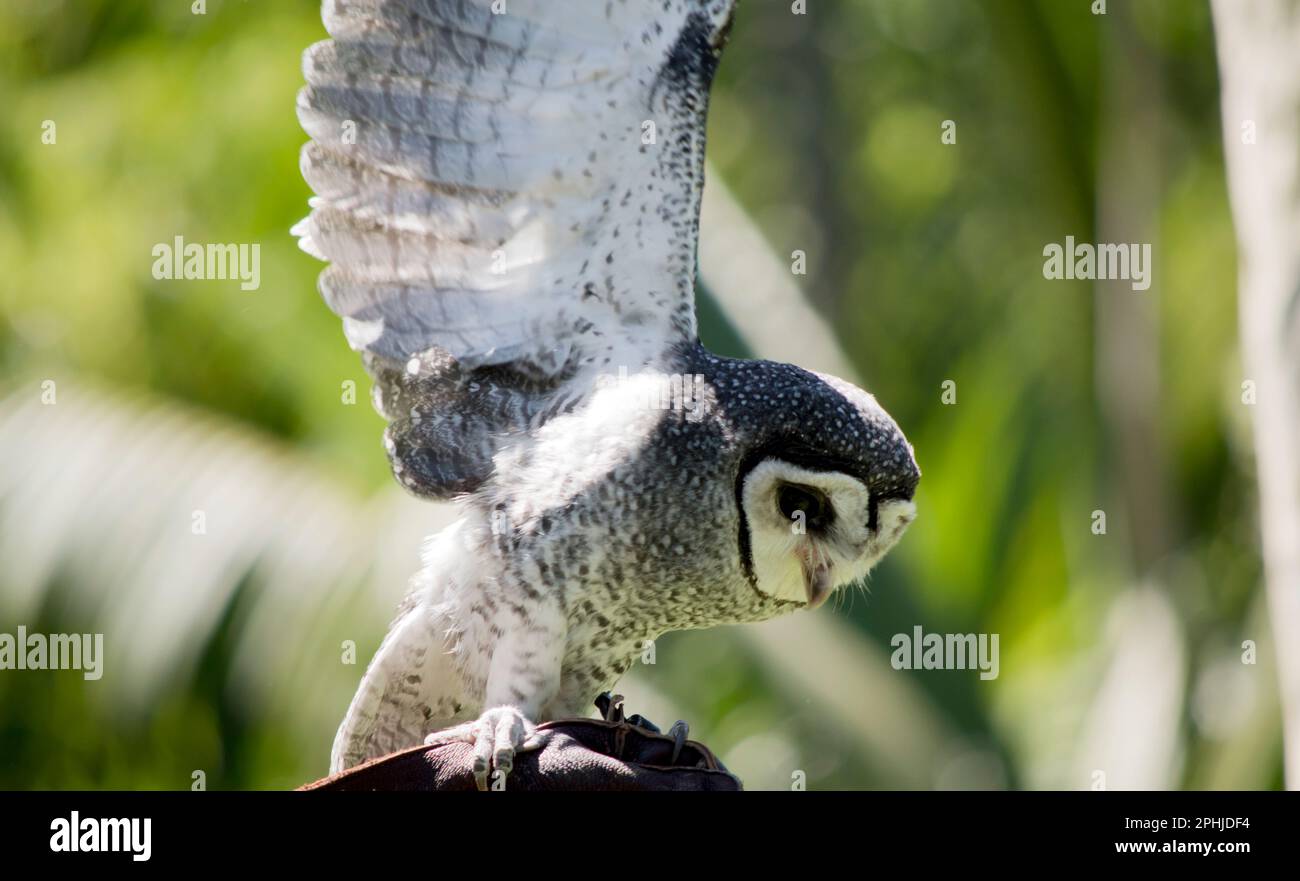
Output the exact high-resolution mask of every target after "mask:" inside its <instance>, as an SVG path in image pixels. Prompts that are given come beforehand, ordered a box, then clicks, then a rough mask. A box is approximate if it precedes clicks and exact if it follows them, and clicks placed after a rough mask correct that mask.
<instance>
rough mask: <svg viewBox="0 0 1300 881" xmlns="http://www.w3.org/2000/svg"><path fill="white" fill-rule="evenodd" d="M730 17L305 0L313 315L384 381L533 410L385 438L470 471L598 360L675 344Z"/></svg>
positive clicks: (636, 0)
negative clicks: (487, 376)
mask: <svg viewBox="0 0 1300 881" xmlns="http://www.w3.org/2000/svg"><path fill="white" fill-rule="evenodd" d="M732 4H733V0H664V2H647V0H565V2H564V3H563V4H560V3H557V2H553V0H552V2H548V0H497V2H493V0H346V2H345V0H325V3H324V5H323V19H324V22H325V27H326V30H327V31H328V33H329V34H330V37H331V38H332V39H330V40H327V41H325V42H322V43H318V44H316V45H315V46H312V47H310V48H309V49H308V50H307V51H306V53H305V55H304V59H303V71H304V76H305V79H306V81H307V85H306V87H305V88H304V89H303V90H302V92H301V93H300V94H299V99H298V115H299V119H300V121H301V123H302V126H303V128H304V129H305V130H306V131H307V133H308V134H309V135H310V136H311V139H312V140H311V142H310V143H308V144H307V145H306V146H305V147H304V149H303V153H302V163H301V164H302V171H303V175H304V177H305V178H306V180H307V181H308V183H309V184H310V185H311V187H312V189H313V190H314V191H315V193H316V196H315V198H313V199H312V200H311V207H312V211H311V214H310V215H309V216H308V217H307V218H306V219H305V220H304V221H303V222H302V223H300V224H299V225H298V226H297V227H295V232H296V233H297V234H298V235H299V236H300V238H301V245H302V247H303V248H304V250H306V251H308V252H309V253H311V254H313V255H315V256H317V257H320V258H321V259H324V260H328V261H330V263H331V264H332V265H331V266H330V267H329V268H328V269H326V270H325V271H324V272H323V273H322V274H321V281H320V287H321V292H322V294H323V296H324V298H325V301H326V303H327V304H328V305H329V307H330V308H331V309H332V310H334V311H335V312H336V313H337V314H339V315H340V316H341V317H342V318H343V320H344V330H345V333H346V334H347V337H348V340H349V342H350V343H351V345H352V346H353V347H354V348H357V349H359V350H361V351H362V352H364V353H366V354H367V355H368V356H369V357H368V360H367V363H368V364H369V365H370V367H371V369H372V371H377V375H378V376H379V377H380V378H381V379H380V381H381V383H382V382H383V381H384V380H383V379H382V377H389V379H390V381H392V382H398V383H402V384H405V385H406V386H410V387H420V388H425V389H426V392H427V386H428V382H427V381H426V380H428V379H430V378H433V379H440V381H443V382H444V383H445V382H449V381H450V380H448V379H447V378H446V375H443V374H438V373H436V371H444V373H445V371H446V365H447V363H448V362H447V361H446V359H444V358H442V357H440V355H439V354H438V353H445V354H446V355H447V356H449V357H450V359H451V360H452V361H454V362H455V363H456V365H457V366H458V368H459V369H458V371H457V373H456V375H457V376H458V377H459V379H458V380H457V381H458V382H461V383H464V382H466V381H470V380H469V379H467V377H466V375H465V373H464V371H465V370H469V371H473V370H479V369H487V368H497V367H499V368H505V370H506V372H498V373H495V374H493V382H494V383H497V384H498V385H501V386H502V387H503V389H504V391H503V392H502V393H503V394H505V395H506V396H507V397H509V396H511V395H517V394H523V395H532V396H535V397H537V398H538V400H537V401H536V402H535V403H533V404H530V405H528V406H524V407H519V408H516V409H515V410H513V411H511V415H508V416H506V415H502V414H501V413H496V414H495V415H494V416H490V417H489V416H481V415H479V414H473V415H472V416H470V417H469V418H463V419H460V420H450V421H448V420H443V421H442V422H441V423H440V424H439V426H438V427H437V428H436V429H433V428H431V427H430V426H429V425H428V423H427V422H426V424H425V425H424V427H423V428H422V429H421V430H419V431H416V430H414V429H413V427H412V426H410V425H405V426H395V428H397V432H396V434H397V435H400V436H401V437H404V438H406V439H407V440H408V441H410V442H411V443H410V447H411V450H412V452H410V453H408V454H407V455H411V456H414V455H417V454H418V455H425V456H426V457H427V451H424V452H421V450H422V449H423V448H421V447H420V446H419V444H420V443H425V442H427V443H430V444H432V443H440V444H448V443H450V444H452V445H453V446H459V447H461V448H463V449H465V450H478V451H479V454H480V455H483V454H490V453H491V452H492V451H493V450H495V449H496V446H497V444H496V442H494V441H493V438H501V437H510V436H515V435H517V434H518V433H519V432H520V431H523V430H525V429H527V428H528V427H529V425H528V424H526V423H523V424H521V423H519V422H518V421H512V420H518V419H521V418H531V419H534V420H535V419H538V418H543V417H542V416H540V415H539V414H547V413H551V412H554V410H555V407H554V406H551V405H548V400H550V401H551V402H552V404H553V401H554V400H556V399H563V400H569V399H571V398H572V397H573V395H574V389H573V387H572V385H573V383H577V382H581V381H589V379H590V376H591V375H592V373H593V372H594V371H597V370H599V369H600V368H601V367H602V366H611V365H615V364H616V365H618V366H626V367H628V368H629V369H633V370H635V369H638V368H639V367H641V366H642V365H645V364H650V363H654V362H656V361H657V360H658V359H660V358H662V357H663V355H664V353H665V352H667V351H669V350H670V349H671V348H672V347H673V346H675V345H676V344H678V343H680V342H683V341H691V340H693V339H694V337H695V314H694V276H695V261H696V238H697V228H698V218H699V202H700V194H701V188H702V185H703V149H704V124H705V113H706V107H707V99H708V90H709V86H710V84H711V80H712V75H713V70H714V67H715V66H716V62H717V55H718V52H719V51H720V50H719V49H718V48H716V47H717V46H719V45H720V41H721V38H722V36H723V35H724V34H725V29H726V26H727V24H728V23H729V20H730V15H731V7H732ZM494 10H496V11H495V12H494ZM498 12H499V13H500V14H498ZM651 131H653V138H650V137H649V134H650V132H651ZM411 370H413V371H414V374H413V375H410V376H408V373H409V372H410V371H411ZM430 370H432V371H435V374H434V375H433V376H432V377H428V376H424V375H423V374H422V371H430ZM582 377H586V378H587V380H583V379H582ZM412 383H414V385H412ZM400 391H401V390H400V389H389V390H388V393H389V394H390V395H391V394H393V393H398V394H400ZM408 391H409V390H408ZM381 393H382V392H381ZM440 400H442V401H443V404H444V406H446V407H449V408H452V409H454V408H456V407H471V408H472V404H471V403H470V401H471V398H470V397H469V396H467V395H466V394H464V393H463V392H462V393H461V394H460V395H459V396H457V395H456V394H446V393H441V394H440ZM525 414H526V415H525ZM406 418H408V417H406V416H403V415H398V416H397V417H396V419H398V420H401V419H406ZM426 418H427V417H426ZM494 419H497V420H499V421H495V422H494V421H493V420H494ZM456 426H464V428H463V429H462V430H460V431H461V434H463V435H464V437H457V431H458V429H457V428H456ZM534 427H535V426H534ZM393 437H394V432H393V431H391V430H390V452H391V451H392V449H393V448H394V446H396V445H395V444H393V443H392V442H391V441H392V438H393ZM462 441H463V443H462ZM484 451H486V453H484ZM472 465H473V467H472V469H471V470H473V471H474V473H475V474H476V475H478V474H482V473H485V472H486V471H490V469H485V467H484V463H482V462H476V463H472ZM394 467H395V470H398V471H399V474H400V472H401V470H402V467H403V463H402V462H401V461H399V460H398V459H395V460H394ZM467 467H469V465H467ZM425 470H426V471H428V472H429V474H430V475H433V474H434V472H437V471H438V469H425ZM407 473H408V474H409V473H411V472H410V469H408V471H407ZM422 480H423V482H422V483H419V484H418V485H417V486H414V487H413V488H415V489H417V491H425V492H429V493H431V494H434V495H445V494H447V493H448V492H450V490H449V487H452V486H455V487H457V488H462V489H463V488H464V487H465V486H472V485H473V481H466V480H456V479H452V478H449V477H442V478H440V477H436V476H429V477H428V478H427V479H422Z"/></svg>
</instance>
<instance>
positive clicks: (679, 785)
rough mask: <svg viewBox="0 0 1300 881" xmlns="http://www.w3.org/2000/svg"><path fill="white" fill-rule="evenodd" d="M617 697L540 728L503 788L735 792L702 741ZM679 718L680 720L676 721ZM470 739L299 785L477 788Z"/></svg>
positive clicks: (736, 786)
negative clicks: (661, 725) (597, 712)
mask: <svg viewBox="0 0 1300 881" xmlns="http://www.w3.org/2000/svg"><path fill="white" fill-rule="evenodd" d="M618 700H619V699H618V698H615V699H613V700H610V699H607V698H606V696H604V695H602V700H601V701H598V702H597V706H600V707H601V710H602V711H603V712H604V713H605V716H606V718H605V719H604V720H600V719H560V720H557V721H554V722H546V723H543V724H542V725H539V726H537V730H538V731H546V732H550V736H549V737H548V739H547V741H546V743H545V744H544V745H543V746H542V747H540V748H539V749H535V750H531V751H529V752H525V753H519V754H517V755H516V756H515V762H514V769H513V770H512V771H511V772H510V776H509V778H507V782H506V788H507V789H509V790H512V791H514V790H519V791H529V790H534V791H545V790H565V789H571V790H592V791H595V790H604V791H654V790H669V791H701V790H727V791H739V790H740V789H741V788H742V786H741V782H740V779H739V778H738V777H736V776H735V775H734V774H732V773H731V772H729V771H728V770H727V769H726V768H724V767H723V766H722V763H721V762H719V761H718V759H717V757H716V756H714V755H713V753H711V752H710V751H709V750H708V748H707V747H705V746H704V745H703V744H700V743H696V742H695V741H693V740H686V739H685V726H684V725H682V726H681V727H680V728H678V727H676V726H675V727H674V730H673V731H672V732H670V733H669V734H661V733H659V731H658V730H657V729H656V728H655V727H654V726H653V725H651V724H650V723H648V722H646V721H645V720H643V719H641V717H639V716H633V717H632V718H631V719H624V718H623V712H622V708H621V707H620V706H619V705H618ZM680 724H681V723H679V725H680ZM473 750H474V748H473V745H472V744H468V743H449V744H443V745H440V746H417V747H412V748H410V749H407V750H403V751H401V752H396V753H392V754H390V755H387V756H382V757H380V758H377V759H372V760H370V761H368V762H365V763H363V764H360V765H357V766H356V767H355V768H349V769H348V770H346V771H342V772H340V773H338V774H335V775H333V776H332V777H326V778H325V779H324V780H318V781H317V782H315V783H309V784H307V785H306V786H302V787H300V790H301V791H322V790H329V791H357V790H394V791H395V790H403V791H412V790H414V791H435V790H436V791H448V790H449V791H457V790H464V791H467V792H472V791H475V790H476V789H477V787H476V786H475V784H474V773H473V762H474V756H473Z"/></svg>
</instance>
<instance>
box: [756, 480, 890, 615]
mask: <svg viewBox="0 0 1300 881" xmlns="http://www.w3.org/2000/svg"><path fill="white" fill-rule="evenodd" d="M800 458H801V460H803V457H800ZM803 461H805V464H804V465H798V464H795V463H793V462H788V461H785V460H783V459H781V458H777V457H776V456H773V457H769V458H765V459H763V460H762V461H760V462H759V463H758V464H756V465H755V466H754V467H753V468H752V469H750V471H749V474H748V475H747V476H746V477H745V479H744V482H743V485H742V489H741V504H742V507H743V510H744V512H745V518H746V520H747V521H748V524H749V544H750V553H751V559H752V561H753V568H752V572H753V580H754V586H755V587H756V588H757V589H758V590H759V591H760V592H762V593H763V594H765V595H766V596H769V597H771V598H773V599H778V600H786V601H790V602H797V603H804V604H806V605H807V606H808V608H811V609H815V608H817V607H818V606H820V605H821V604H822V603H824V602H826V600H827V599H828V598H829V597H830V595H831V594H832V593H833V592H834V591H835V589H836V588H838V587H842V586H844V585H846V584H851V583H853V582H855V581H858V580H860V579H862V578H864V577H865V576H866V574H867V573H868V572H869V571H870V570H871V567H872V566H874V565H875V564H876V562H877V561H879V560H880V558H881V557H883V556H884V555H885V552H886V551H888V550H889V549H890V548H891V547H893V546H894V544H895V543H896V542H897V541H898V539H899V537H900V536H901V535H902V534H903V530H905V529H906V528H907V525H908V524H909V523H911V522H912V520H913V518H915V516H916V505H915V504H914V503H913V502H912V499H911V498H910V497H907V498H903V497H893V498H881V497H879V496H873V495H872V492H871V488H870V487H869V485H868V484H867V483H866V482H865V481H863V480H862V479H860V478H859V477H857V476H854V475H852V474H846V473H844V472H841V471H837V470H834V468H833V467H832V468H831V469H829V470H826V469H818V468H815V467H807V465H808V464H810V463H807V461H806V460H803Z"/></svg>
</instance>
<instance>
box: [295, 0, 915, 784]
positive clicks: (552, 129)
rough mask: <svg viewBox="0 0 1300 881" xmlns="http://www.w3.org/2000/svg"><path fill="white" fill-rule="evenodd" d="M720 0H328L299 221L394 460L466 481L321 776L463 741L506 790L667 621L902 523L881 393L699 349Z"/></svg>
mask: <svg viewBox="0 0 1300 881" xmlns="http://www.w3.org/2000/svg"><path fill="white" fill-rule="evenodd" d="M733 5H734V2H733V0H654V2H650V0H565V2H564V3H562V4H561V3H558V2H554V0H325V3H324V9H323V18H324V22H325V28H326V30H327V31H328V33H329V35H330V37H331V38H332V39H330V40H326V41H324V42H321V43H317V44H315V45H313V46H311V47H310V48H309V49H308V50H307V51H306V54H305V57H304V65H303V66H304V72H305V77H306V81H307V85H306V87H305V88H303V90H302V91H301V92H300V94H299V96H298V105H297V107H298V116H299V119H300V121H301V123H302V125H303V127H304V128H305V129H306V131H307V133H308V134H309V135H310V137H311V140H310V142H309V143H307V144H306V145H305V147H304V148H303V151H302V158H301V167H302V172H303V175H304V176H305V178H306V180H307V182H308V183H309V184H310V186H311V187H312V189H313V190H314V192H315V196H314V198H313V199H312V200H311V203H310V204H311V209H312V210H311V213H310V215H309V216H308V217H307V218H306V219H305V220H304V221H302V222H301V223H300V224H299V225H298V226H297V227H295V233H296V234H297V235H298V236H299V238H300V243H301V246H302V247H303V249H304V250H306V251H307V252H308V253H310V254H312V255H314V256H316V257H318V258H320V259H322V260H326V261H328V262H329V263H330V265H329V266H328V267H327V268H326V269H325V270H324V272H323V273H322V274H321V277H320V285H319V286H320V291H321V294H322V295H323V297H324V299H325V302H326V303H327V304H328V306H329V307H330V308H331V309H332V310H333V311H334V312H335V313H337V314H338V315H339V316H340V317H341V318H342V320H343V328H344V332H345V335H346V337H347V339H348V341H349V343H350V344H351V345H352V347H353V348H355V349H357V350H359V352H360V353H361V355H362V358H363V360H364V363H365V365H366V368H367V370H368V371H369V372H370V374H371V375H372V377H373V379H374V381H375V384H374V401H375V405H376V407H377V408H378V410H379V411H380V413H381V414H383V416H384V417H386V418H387V419H388V421H389V425H388V428H387V429H386V432H385V435H384V443H385V446H386V448H387V452H388V456H389V458H390V460H391V463H392V469H393V472H394V473H395V475H396V477H397V479H398V481H399V482H400V483H401V484H402V485H403V486H404V487H406V488H407V489H408V490H409V491H411V492H412V493H414V494H416V495H418V496H422V497H425V498H428V499H437V500H449V501H452V502H454V503H455V504H456V505H457V506H459V515H460V516H459V519H458V520H457V521H456V522H455V523H454V525H452V526H450V527H449V528H447V529H445V530H443V531H442V532H441V533H439V534H438V535H436V536H434V537H432V538H431V539H430V540H429V541H428V543H427V545H426V547H425V550H424V555H423V564H424V565H423V568H422V569H421V571H420V572H419V573H418V574H417V575H416V576H415V577H414V578H413V580H412V584H411V587H410V592H409V594H408V596H407V598H406V599H405V601H404V602H403V603H402V605H401V606H400V608H399V611H398V614H397V617H396V620H395V621H394V622H393V624H392V626H391V628H390V630H389V632H388V634H387V636H386V637H385V638H384V640H383V642H382V644H381V645H380V647H379V650H378V652H377V653H376V654H375V656H374V658H373V660H372V661H371V662H370V665H369V667H368V669H367V670H366V673H365V676H364V677H363V679H362V681H361V684H360V687H359V688H358V690H357V693H356V696H355V697H354V699H353V700H352V703H351V706H350V707H349V708H348V711H347V714H346V717H345V718H344V720H343V722H342V725H341V726H340V728H339V731H338V735H337V737H336V739H335V742H334V747H333V752H332V757H331V765H332V769H333V770H335V771H338V770H341V769H344V768H347V767H351V766H353V765H355V764H358V763H360V762H361V761H363V760H365V759H367V758H370V757H374V756H379V755H382V754H385V753H388V752H391V751H393V750H396V749H399V748H403V747H408V746H413V745H418V744H420V743H421V742H422V741H423V742H430V743H441V742H450V741H466V742H468V743H471V744H473V754H474V757H475V758H474V773H475V777H476V779H477V781H478V784H479V787H480V788H487V787H488V785H489V783H490V782H491V783H492V784H493V788H501V785H503V784H504V782H505V780H506V777H507V775H508V774H509V772H510V770H511V768H512V766H513V762H514V758H515V755H516V754H517V753H519V752H521V751H524V750H528V749H532V748H535V747H537V746H538V745H540V744H541V743H542V742H543V737H544V735H543V734H540V733H539V732H538V731H537V728H536V726H537V724H538V723H539V722H541V721H544V720H549V719H553V718H557V717H563V716H573V715H579V714H581V713H582V711H583V710H584V709H585V708H586V707H588V706H590V704H591V701H592V699H593V698H594V697H595V696H596V695H597V694H599V693H601V692H603V691H606V690H608V689H610V688H612V687H613V685H614V684H615V683H616V682H617V681H618V679H619V677H620V676H622V675H623V673H625V672H626V671H627V669H628V667H629V666H630V665H631V664H632V662H633V660H634V659H635V658H637V657H638V656H639V655H640V654H641V653H642V652H643V650H644V648H645V646H646V645H647V644H648V642H649V641H651V640H654V639H655V638H657V637H658V636H659V635H660V634H663V633H665V632H667V631H673V630H682V629H688V628H704V627H712V626H714V625H719V624H734V623H741V622H754V621H762V620H764V619H768V618H772V617H773V616H776V615H781V614H784V613H787V612H792V611H796V610H800V609H815V608H817V607H818V606H821V605H822V604H824V603H825V602H826V600H827V598H828V597H830V596H831V595H832V594H833V593H834V592H835V591H836V590H837V589H838V588H839V587H841V586H843V585H847V584H850V583H852V582H854V581H856V580H859V579H861V578H863V577H864V576H865V575H866V574H867V572H868V570H870V569H871V567H872V566H873V565H874V564H875V563H876V561H878V560H879V559H880V558H881V557H882V556H883V555H884V554H885V553H886V551H888V550H889V549H890V547H891V546H892V545H893V544H894V543H895V542H897V541H898V539H899V536H900V535H901V534H902V532H903V530H904V529H905V528H906V527H907V525H908V523H909V522H911V520H912V519H913V517H914V516H915V507H914V504H913V501H912V497H913V493H914V491H915V489H916V485H917V481H918V479H919V477H920V472H919V470H918V468H917V465H916V461H915V458H914V456H913V453H912V448H911V446H910V445H909V444H908V442H907V440H906V439H905V438H904V436H903V434H902V432H901V431H900V430H899V428H898V426H897V425H896V424H895V423H894V421H893V420H892V419H891V418H890V417H889V415H888V414H887V413H886V412H885V411H884V410H883V409H882V408H881V407H880V405H879V404H877V403H876V401H875V399H874V398H873V397H872V396H871V395H869V394H867V393H866V392H864V391H862V390H861V389H859V388H856V387H854V386H853V385H851V384H849V383H847V382H844V381H842V380H839V379H836V378H835V377H832V376H825V375H821V374H816V373H812V372H809V371H807V370H802V369H800V368H798V367H794V366H791V365H788V364H777V363H771V362H767V361H750V360H736V359H731V358H723V357H719V356H717V355H714V354H711V353H710V352H708V351H707V350H706V349H704V348H703V347H702V346H701V345H700V342H699V339H698V335H697V332H696V317H695V305H694V290H695V278H696V242H697V233H698V227H699V213H700V196H701V192H702V188H703V185H704V135H705V116H706V111H707V107H708V101H709V90H710V86H711V83H712V80H713V75H714V72H715V70H716V68H717V65H718V61H719V58H720V56H721V53H722V48H723V44H724V43H725V41H726V38H727V34H728V32H729V30H730V28H731V22H732V13H733Z"/></svg>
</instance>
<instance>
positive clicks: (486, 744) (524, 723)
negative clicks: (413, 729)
mask: <svg viewBox="0 0 1300 881" xmlns="http://www.w3.org/2000/svg"><path fill="white" fill-rule="evenodd" d="M424 742H425V743H426V744H428V745H429V746H439V745H442V744H445V743H472V744H474V782H475V783H476V784H478V788H479V789H480V790H483V791H486V790H487V789H488V788H489V784H495V786H494V788H497V789H504V788H505V781H506V777H508V776H509V775H510V772H511V771H512V770H514V765H515V756H516V755H517V754H519V753H523V752H528V751H529V750H534V749H537V748H539V747H541V746H543V745H544V744H545V743H546V732H539V731H538V730H537V726H536V725H535V724H533V722H532V721H531V720H529V719H528V718H527V717H525V716H524V714H523V712H522V711H520V709H519V708H518V707H510V706H504V707H493V708H492V709H490V710H486V711H484V713H483V715H481V716H479V717H478V718H477V719H475V720H474V721H473V722H466V723H465V724H463V725H457V726H455V727H454V728H448V729H446V730H445V731H435V732H434V733H433V734H430V735H429V736H428V737H426V738H425V739H424Z"/></svg>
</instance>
